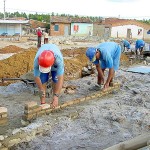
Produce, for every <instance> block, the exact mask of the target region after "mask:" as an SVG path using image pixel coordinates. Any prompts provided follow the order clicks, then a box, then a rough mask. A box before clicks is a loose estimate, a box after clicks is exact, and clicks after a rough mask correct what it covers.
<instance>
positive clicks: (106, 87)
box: [103, 82, 109, 91]
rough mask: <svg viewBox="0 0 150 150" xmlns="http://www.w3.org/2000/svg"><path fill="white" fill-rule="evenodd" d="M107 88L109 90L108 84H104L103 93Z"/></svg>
mask: <svg viewBox="0 0 150 150" xmlns="http://www.w3.org/2000/svg"><path fill="white" fill-rule="evenodd" d="M108 88H109V83H107V82H106V83H105V84H104V88H103V91H106V90H107V89H108Z"/></svg>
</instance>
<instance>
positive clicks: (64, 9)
mask: <svg viewBox="0 0 150 150" xmlns="http://www.w3.org/2000/svg"><path fill="white" fill-rule="evenodd" d="M4 1H5V6H4ZM149 3H150V0H42V1H40V0H0V12H2V13H3V12H4V8H5V11H6V12H16V11H18V12H26V13H32V14H34V13H36V12H37V13H44V14H51V13H52V12H54V14H57V13H58V14H70V15H79V16H99V17H104V18H105V17H120V18H127V19H150V11H149V9H150V8H149Z"/></svg>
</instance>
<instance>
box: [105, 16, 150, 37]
mask: <svg viewBox="0 0 150 150" xmlns="http://www.w3.org/2000/svg"><path fill="white" fill-rule="evenodd" d="M106 22H107V24H111V26H112V27H111V37H113V38H128V39H144V40H150V33H149V31H150V25H148V24H145V23H142V22H139V21H137V20H127V19H117V18H109V19H106Z"/></svg>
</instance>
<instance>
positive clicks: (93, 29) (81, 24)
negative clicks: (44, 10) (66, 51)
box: [50, 16, 111, 38]
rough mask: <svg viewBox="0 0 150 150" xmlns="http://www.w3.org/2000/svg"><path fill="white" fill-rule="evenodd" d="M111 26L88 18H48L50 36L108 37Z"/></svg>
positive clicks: (98, 19) (99, 19) (99, 20)
mask: <svg viewBox="0 0 150 150" xmlns="http://www.w3.org/2000/svg"><path fill="white" fill-rule="evenodd" d="M110 30H111V25H105V20H103V19H102V18H97V19H95V20H94V21H93V20H91V19H90V18H89V17H66V16H51V17H50V35H51V36H66V35H73V36H99V37H102V38H109V37H110Z"/></svg>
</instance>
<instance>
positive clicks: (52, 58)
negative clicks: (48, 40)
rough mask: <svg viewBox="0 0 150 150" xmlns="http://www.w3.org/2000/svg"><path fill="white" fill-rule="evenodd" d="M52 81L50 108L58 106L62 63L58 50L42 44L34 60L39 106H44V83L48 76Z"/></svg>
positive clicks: (62, 77)
mask: <svg viewBox="0 0 150 150" xmlns="http://www.w3.org/2000/svg"><path fill="white" fill-rule="evenodd" d="M50 74H51V76H52V81H53V100H52V103H51V106H52V108H55V107H57V106H58V98H59V94H60V91H61V89H62V85H63V80H64V61H63V56H62V53H61V51H60V49H59V48H58V47H57V46H56V45H55V44H43V45H42V46H41V47H40V48H39V49H38V51H37V53H36V56H35V58H34V78H35V83H36V84H37V86H38V88H39V93H40V100H41V104H45V95H46V83H47V82H48V80H49V76H50Z"/></svg>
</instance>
